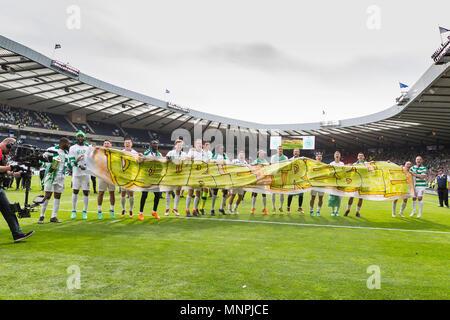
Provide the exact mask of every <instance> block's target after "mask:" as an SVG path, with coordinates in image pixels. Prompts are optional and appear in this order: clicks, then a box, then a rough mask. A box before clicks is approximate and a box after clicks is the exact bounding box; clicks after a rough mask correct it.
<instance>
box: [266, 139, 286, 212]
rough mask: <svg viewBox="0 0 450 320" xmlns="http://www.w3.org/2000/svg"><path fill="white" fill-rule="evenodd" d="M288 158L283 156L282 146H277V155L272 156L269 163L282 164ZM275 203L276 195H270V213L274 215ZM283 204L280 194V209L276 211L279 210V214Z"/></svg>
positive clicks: (282, 195) (282, 197) (282, 196)
mask: <svg viewBox="0 0 450 320" xmlns="http://www.w3.org/2000/svg"><path fill="white" fill-rule="evenodd" d="M288 160H289V159H288V157H286V156H285V155H284V154H283V147H282V146H278V148H277V153H276V154H274V155H273V156H272V157H271V158H270V163H271V164H274V163H278V162H283V161H288ZM275 201H276V194H275V193H272V211H273V212H274V213H275V212H276V208H275ZM283 203H284V194H280V207H279V209H278V210H280V212H283Z"/></svg>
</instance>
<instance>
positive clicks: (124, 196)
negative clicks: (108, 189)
mask: <svg viewBox="0 0 450 320" xmlns="http://www.w3.org/2000/svg"><path fill="white" fill-rule="evenodd" d="M123 146H124V149H122V151H127V152H130V153H131V154H134V155H139V153H138V152H137V151H136V150H134V149H133V142H132V141H131V139H130V138H125V140H124V141H123ZM120 193H121V197H120V204H121V205H122V214H121V216H120V217H121V218H123V217H125V212H126V206H127V196H128V202H129V204H130V210H129V211H128V214H129V217H130V219H131V218H133V207H134V191H131V190H128V189H126V188H120Z"/></svg>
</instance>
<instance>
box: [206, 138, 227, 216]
mask: <svg viewBox="0 0 450 320" xmlns="http://www.w3.org/2000/svg"><path fill="white" fill-rule="evenodd" d="M216 150H217V152H215V153H213V154H212V156H211V160H210V161H211V162H216V163H222V164H228V163H230V160H229V159H228V157H227V155H226V153H225V148H224V147H223V145H218V146H216ZM218 192H219V189H218V188H216V189H213V190H212V198H211V215H212V216H215V215H216V211H215V205H216V199H217V193H218ZM228 195H229V192H228V190H227V189H222V202H221V203H220V208H219V212H220V213H222V214H223V215H225V214H226V213H225V203H226V201H227V198H228Z"/></svg>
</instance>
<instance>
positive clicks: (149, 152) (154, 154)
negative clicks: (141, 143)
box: [143, 148, 162, 158]
mask: <svg viewBox="0 0 450 320" xmlns="http://www.w3.org/2000/svg"><path fill="white" fill-rule="evenodd" d="M143 155H144V156H146V157H153V158H156V157H162V155H161V153H160V152H159V151H158V150H156V152H153V151H152V149H151V148H150V149H147V150H145V152H144V153H143Z"/></svg>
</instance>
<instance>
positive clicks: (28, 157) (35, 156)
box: [11, 144, 53, 171]
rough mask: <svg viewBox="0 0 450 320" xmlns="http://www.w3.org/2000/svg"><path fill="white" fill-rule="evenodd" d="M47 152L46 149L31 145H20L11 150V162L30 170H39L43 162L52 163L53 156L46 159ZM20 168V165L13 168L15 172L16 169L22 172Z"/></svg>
mask: <svg viewBox="0 0 450 320" xmlns="http://www.w3.org/2000/svg"><path fill="white" fill-rule="evenodd" d="M46 152H47V150H46V149H41V148H39V147H36V146H33V145H30V144H18V145H16V146H15V147H14V148H13V150H11V160H12V161H14V162H16V163H18V164H20V165H23V166H26V167H28V168H35V169H38V168H39V167H40V166H41V161H43V162H51V161H52V158H53V156H49V157H44V153H46ZM19 168H20V166H18V165H13V166H11V169H13V171H15V170H14V169H17V170H18V171H21V170H20V169H19Z"/></svg>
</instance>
